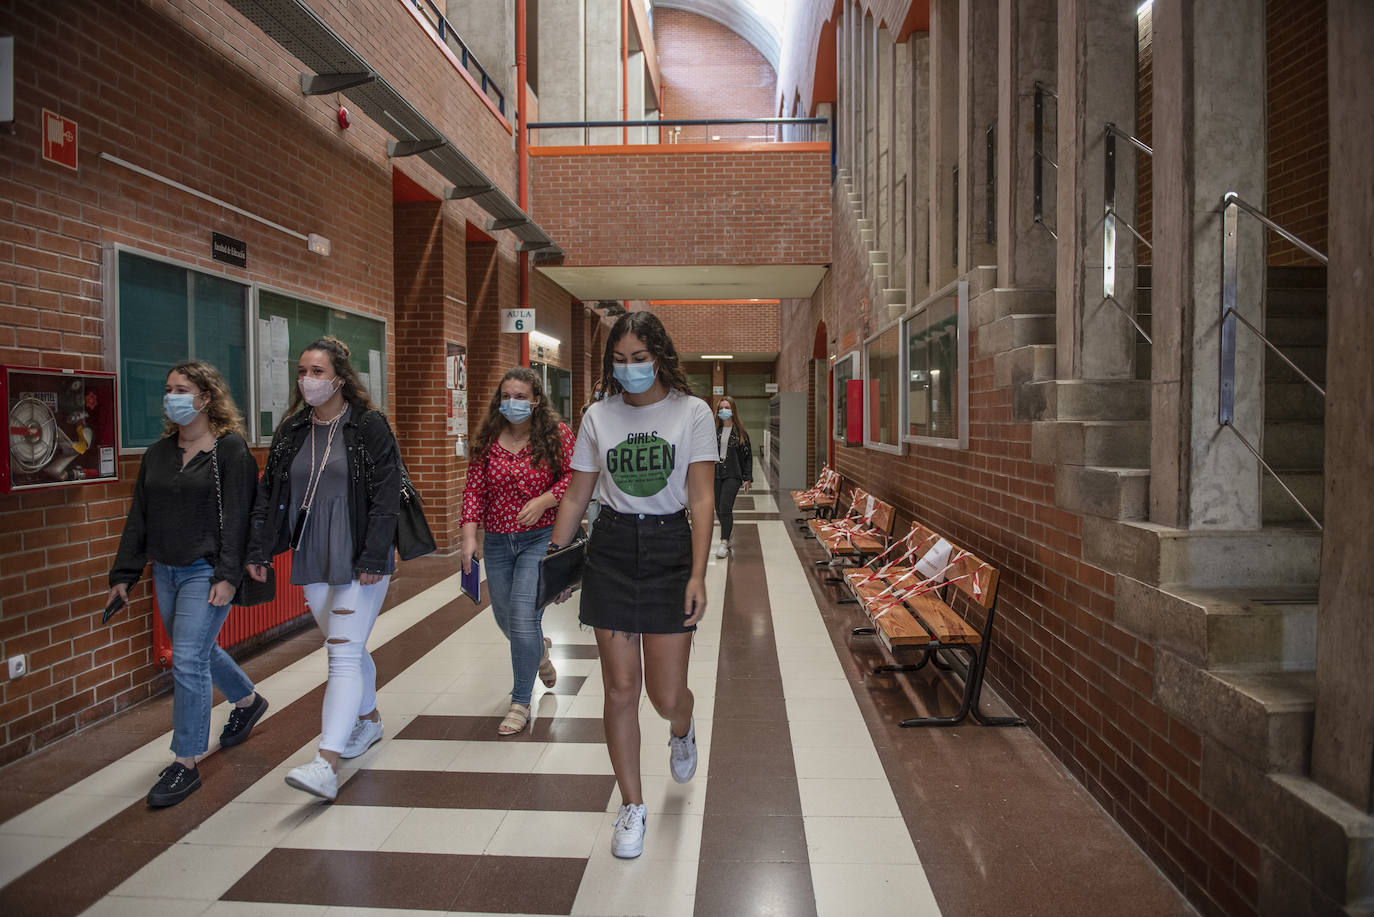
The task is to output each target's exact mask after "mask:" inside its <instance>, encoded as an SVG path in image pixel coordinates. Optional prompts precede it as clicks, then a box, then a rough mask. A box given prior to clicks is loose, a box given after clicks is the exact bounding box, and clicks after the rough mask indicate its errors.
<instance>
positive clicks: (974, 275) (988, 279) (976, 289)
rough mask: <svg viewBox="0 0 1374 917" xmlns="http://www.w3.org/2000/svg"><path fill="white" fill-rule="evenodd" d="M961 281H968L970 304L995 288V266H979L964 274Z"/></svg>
mask: <svg viewBox="0 0 1374 917" xmlns="http://www.w3.org/2000/svg"><path fill="white" fill-rule="evenodd" d="M963 279H964V280H967V281H968V301H969V302H970V303H972V302H973V301H974V300H975V299H977V298H978V297H979V296H982V295H983V294H984V293H986V292H987V291H988V290H992V289H995V288H996V287H997V265H995V264H980V265H978V266H977V267H975V268H973V269H972V270H970V271H969V272H968V273H967V274H965V275H964V277H963Z"/></svg>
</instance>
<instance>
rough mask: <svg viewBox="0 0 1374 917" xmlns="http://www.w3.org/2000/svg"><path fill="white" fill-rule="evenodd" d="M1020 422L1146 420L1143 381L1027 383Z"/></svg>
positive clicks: (1147, 401)
mask: <svg viewBox="0 0 1374 917" xmlns="http://www.w3.org/2000/svg"><path fill="white" fill-rule="evenodd" d="M1024 388H1025V389H1026V393H1025V394H1026V403H1027V407H1028V408H1029V410H1030V411H1031V413H1030V414H1029V415H1028V416H1025V417H1018V419H1024V420H1149V419H1150V383H1149V382H1148V381H1146V380H1143V379H1054V380H1046V381H1044V382H1033V383H1029V384H1028V385H1026V386H1025V387H1024Z"/></svg>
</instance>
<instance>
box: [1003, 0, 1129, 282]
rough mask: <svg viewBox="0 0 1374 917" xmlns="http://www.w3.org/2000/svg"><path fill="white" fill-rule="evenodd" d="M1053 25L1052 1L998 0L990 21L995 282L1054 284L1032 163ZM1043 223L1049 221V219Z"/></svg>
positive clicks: (1051, 147) (1049, 75) (1052, 81)
mask: <svg viewBox="0 0 1374 917" xmlns="http://www.w3.org/2000/svg"><path fill="white" fill-rule="evenodd" d="M1056 29H1057V26H1056V23H1055V2H1054V0H1002V4H1001V10H1000V18H999V21H998V25H997V38H998V57H999V62H998V67H997V73H998V78H997V95H998V98H999V99H1000V100H1001V104H1000V105H999V106H998V109H997V282H998V283H999V284H1001V285H1002V286H1006V287H1022V288H1040V289H1049V288H1051V287H1053V286H1054V279H1055V276H1054V275H1055V243H1054V237H1053V236H1051V235H1050V234H1049V232H1048V231H1047V230H1046V229H1045V227H1044V226H1037V225H1035V219H1034V215H1035V198H1034V192H1035V183H1034V177H1033V168H1034V150H1035V133H1034V131H1035V83H1036V81H1037V80H1039V81H1040V82H1041V83H1043V84H1044V85H1046V86H1049V87H1051V88H1053V87H1054V86H1055V85H1056V82H1057V80H1058V74H1057V73H1056V70H1055V59H1056V57H1055V55H1056V50H1057V46H1058V45H1057V43H1058V33H1057V31H1056ZM1134 60H1135V58H1134V57H1132V58H1131V61H1132V62H1134ZM1051 104H1053V100H1051ZM1051 123H1053V122H1051ZM1045 148H1046V154H1047V155H1049V156H1050V157H1051V159H1052V160H1053V161H1056V162H1057V161H1058V159H1057V157H1055V156H1054V151H1055V150H1056V149H1057V148H1058V144H1056V143H1054V138H1053V136H1050V137H1047V138H1046V142H1045ZM1044 169H1045V171H1047V172H1049V178H1048V181H1049V182H1053V181H1054V170H1053V169H1051V168H1050V167H1049V166H1048V165H1047V164H1046V165H1045V166H1044ZM1132 187H1134V186H1132ZM1049 223H1050V225H1051V226H1053V225H1054V221H1053V220H1052V219H1051V220H1049Z"/></svg>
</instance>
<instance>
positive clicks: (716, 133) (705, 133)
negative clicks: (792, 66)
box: [654, 9, 777, 143]
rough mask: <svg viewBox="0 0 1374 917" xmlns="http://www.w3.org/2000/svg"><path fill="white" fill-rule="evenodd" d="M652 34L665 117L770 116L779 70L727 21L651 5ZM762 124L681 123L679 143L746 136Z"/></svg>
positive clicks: (758, 131)
mask: <svg viewBox="0 0 1374 917" xmlns="http://www.w3.org/2000/svg"><path fill="white" fill-rule="evenodd" d="M654 39H655V40H656V41H657V42H658V62H659V69H660V70H661V72H662V74H663V118H664V120H673V119H678V118H682V119H694V118H727V117H728V118H771V117H775V116H776V115H777V103H776V102H775V101H774V97H775V96H776V94H777V75H776V74H775V73H774V72H773V67H772V65H771V64H769V63H768V59H767V58H765V57H764V56H763V55H762V54H761V53H759V51H758V49H757V48H755V47H754V46H753V45H751V44H749V42H747V41H745V40H744V39H743V38H741V37H740V36H739V35H738V34H736V33H735V32H732V31H730V30H729V29H727V28H726V27H725V26H723V25H721V24H720V23H718V22H715V21H713V20H711V19H707V18H706V17H704V16H698V15H697V14H696V13H688V12H686V11H683V10H673V9H657V10H654ZM764 135H767V128H766V126H764V125H750V124H720V125H712V126H702V127H696V126H691V125H687V126H683V127H682V131H681V133H680V134H679V135H678V139H679V141H680V142H684V143H686V142H700V141H703V140H708V139H710V138H712V137H719V138H720V139H721V140H748V139H751V138H756V137H759V136H764Z"/></svg>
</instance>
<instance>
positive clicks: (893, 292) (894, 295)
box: [879, 287, 906, 309]
mask: <svg viewBox="0 0 1374 917" xmlns="http://www.w3.org/2000/svg"><path fill="white" fill-rule="evenodd" d="M879 295H880V297H881V302H882V304H883V305H885V306H901V307H903V309H905V308H906V287H885V288H884V289H883V290H882V292H881V293H880V294H879Z"/></svg>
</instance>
